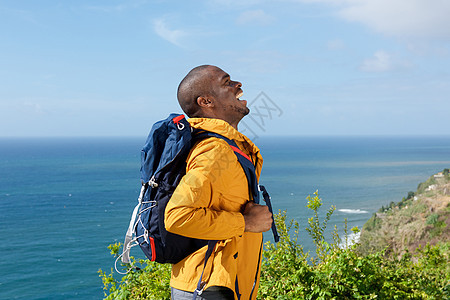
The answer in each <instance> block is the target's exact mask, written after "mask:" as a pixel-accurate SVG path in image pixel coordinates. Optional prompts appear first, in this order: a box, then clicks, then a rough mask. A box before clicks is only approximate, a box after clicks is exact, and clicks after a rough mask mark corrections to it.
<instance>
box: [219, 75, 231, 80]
mask: <svg viewBox="0 0 450 300" xmlns="http://www.w3.org/2000/svg"><path fill="white" fill-rule="evenodd" d="M226 78H231V77H230V75H229V74H225V75H223V76H222V78H221V79H220V81H223V80H224V79H226Z"/></svg>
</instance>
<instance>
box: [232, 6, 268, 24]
mask: <svg viewBox="0 0 450 300" xmlns="http://www.w3.org/2000/svg"><path fill="white" fill-rule="evenodd" d="M274 20H275V18H274V17H273V16H271V15H268V14H266V13H265V12H264V11H263V10H262V9H258V10H250V11H245V12H243V13H241V15H240V16H239V17H238V18H237V21H236V22H237V23H238V24H241V25H243V24H256V25H269V24H271V23H272V22H273V21H274Z"/></svg>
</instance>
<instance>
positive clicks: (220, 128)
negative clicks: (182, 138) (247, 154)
mask: <svg viewBox="0 0 450 300" xmlns="http://www.w3.org/2000/svg"><path fill="white" fill-rule="evenodd" d="M188 121H189V124H191V127H193V128H195V129H203V130H206V131H211V132H214V133H218V134H220V135H223V136H224V137H226V138H229V139H230V140H234V141H236V142H242V143H247V144H248V146H250V149H252V150H253V151H252V152H253V153H258V152H259V149H258V147H256V145H255V144H254V143H253V142H252V141H251V140H250V139H249V138H248V137H246V136H245V135H244V134H242V133H240V132H239V131H237V130H236V129H234V128H233V127H232V126H231V125H230V124H228V123H227V122H226V121H224V120H221V119H212V118H190V119H188Z"/></svg>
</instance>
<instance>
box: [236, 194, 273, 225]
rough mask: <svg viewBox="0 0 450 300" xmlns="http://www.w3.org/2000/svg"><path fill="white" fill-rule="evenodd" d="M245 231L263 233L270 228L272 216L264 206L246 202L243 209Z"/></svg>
mask: <svg viewBox="0 0 450 300" xmlns="http://www.w3.org/2000/svg"><path fill="white" fill-rule="evenodd" d="M243 215H244V220H245V231H248V232H265V231H267V230H269V229H270V228H271V227H272V214H271V213H270V211H269V208H268V207H267V206H266V205H259V204H256V203H255V202H253V201H250V202H248V203H247V204H246V205H245V209H244V213H243Z"/></svg>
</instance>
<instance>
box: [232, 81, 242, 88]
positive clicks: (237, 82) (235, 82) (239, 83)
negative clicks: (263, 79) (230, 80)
mask: <svg viewBox="0 0 450 300" xmlns="http://www.w3.org/2000/svg"><path fill="white" fill-rule="evenodd" d="M234 85H235V86H236V87H237V88H241V87H242V83H241V82H239V81H234Z"/></svg>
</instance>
